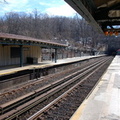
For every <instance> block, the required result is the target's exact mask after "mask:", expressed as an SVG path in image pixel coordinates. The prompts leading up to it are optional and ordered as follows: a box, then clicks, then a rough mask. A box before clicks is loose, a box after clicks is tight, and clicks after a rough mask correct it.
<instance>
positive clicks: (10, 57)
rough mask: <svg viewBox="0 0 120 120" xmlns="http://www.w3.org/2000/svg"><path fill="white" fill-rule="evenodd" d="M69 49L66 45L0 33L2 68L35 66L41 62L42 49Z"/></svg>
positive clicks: (0, 63)
mask: <svg viewBox="0 0 120 120" xmlns="http://www.w3.org/2000/svg"><path fill="white" fill-rule="evenodd" d="M64 47H67V46H66V45H64V44H60V43H55V42H50V41H48V40H41V39H35V38H31V37H26V36H21V35H15V34H7V33H0V66H9V65H19V66H23V65H24V64H27V63H28V64H33V63H39V62H41V58H42V48H52V49H55V53H54V54H55V62H56V60H57V49H58V48H64Z"/></svg>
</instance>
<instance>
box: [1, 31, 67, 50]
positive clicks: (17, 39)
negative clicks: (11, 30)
mask: <svg viewBox="0 0 120 120" xmlns="http://www.w3.org/2000/svg"><path fill="white" fill-rule="evenodd" d="M0 44H12V45H37V46H41V47H52V48H59V47H67V45H65V44H60V43H55V42H51V41H49V40H41V39H36V38H32V37H27V36H22V35H15V34H8V33H0Z"/></svg>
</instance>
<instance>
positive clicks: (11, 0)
mask: <svg viewBox="0 0 120 120" xmlns="http://www.w3.org/2000/svg"><path fill="white" fill-rule="evenodd" d="M2 1H4V0H0V15H1V16H2V15H4V14H5V13H8V12H26V13H31V12H32V11H33V10H34V9H37V10H38V11H40V12H41V13H47V14H49V15H59V16H67V17H69V16H74V15H75V13H76V12H75V11H74V10H73V9H72V8H71V7H70V6H69V5H68V4H67V3H66V2H65V1H64V0H6V1H7V4H5V3H3V2H2Z"/></svg>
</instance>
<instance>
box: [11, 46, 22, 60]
mask: <svg viewBox="0 0 120 120" xmlns="http://www.w3.org/2000/svg"><path fill="white" fill-rule="evenodd" d="M10 55H11V58H19V57H20V48H19V47H11V50H10Z"/></svg>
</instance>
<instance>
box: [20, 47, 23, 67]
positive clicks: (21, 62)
mask: <svg viewBox="0 0 120 120" xmlns="http://www.w3.org/2000/svg"><path fill="white" fill-rule="evenodd" d="M22 66H23V45H20V67H22Z"/></svg>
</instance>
